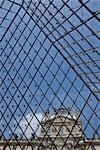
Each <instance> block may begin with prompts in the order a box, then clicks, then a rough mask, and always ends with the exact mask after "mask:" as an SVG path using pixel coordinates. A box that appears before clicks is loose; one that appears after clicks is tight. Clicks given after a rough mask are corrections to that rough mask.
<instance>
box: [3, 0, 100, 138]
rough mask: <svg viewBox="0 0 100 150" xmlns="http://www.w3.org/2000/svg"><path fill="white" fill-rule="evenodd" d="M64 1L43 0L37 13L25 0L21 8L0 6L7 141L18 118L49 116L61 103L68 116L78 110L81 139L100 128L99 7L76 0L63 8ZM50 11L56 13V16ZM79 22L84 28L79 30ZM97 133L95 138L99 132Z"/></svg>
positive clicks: (10, 5) (4, 122)
mask: <svg viewBox="0 0 100 150" xmlns="http://www.w3.org/2000/svg"><path fill="white" fill-rule="evenodd" d="M66 1H67V0H64V1H62V0H59V3H58V0H54V1H53V3H51V5H49V4H50V3H49V1H48V2H47V1H44V0H43V1H41V4H40V5H39V6H38V9H36V6H37V5H38V3H37V1H36V2H34V3H31V4H30V7H29V8H28V7H27V6H28V5H29V3H28V1H24V3H23V7H21V8H20V6H19V5H18V4H20V3H21V1H15V2H17V3H18V4H13V5H12V2H9V1H8V0H7V1H4V3H3V4H2V2H3V1H1V2H0V3H1V5H2V8H0V22H1V27H0V39H1V45H0V47H1V50H0V55H1V57H0V63H1V65H0V69H1V73H0V79H1V87H0V96H1V97H0V108H1V110H0V114H1V115H0V117H1V120H0V129H1V130H2V132H3V134H4V135H5V136H7V137H9V134H11V130H15V132H17V131H18V129H17V128H16V127H17V123H19V126H20V124H21V123H22V121H23V118H22V116H23V115H24V116H25V117H26V118H27V116H29V114H31V113H32V112H34V113H35V114H40V113H43V111H46V110H48V109H49V110H50V111H53V109H54V108H55V107H56V108H59V107H61V103H62V102H63V105H64V106H65V107H71V110H72V111H75V110H76V108H77V107H78V108H80V110H82V114H81V120H82V123H83V128H84V129H85V128H86V129H85V130H84V132H85V134H86V136H87V137H91V136H92V135H93V132H94V129H95V130H97V128H98V127H99V125H100V118H99V116H100V104H99V102H98V99H99V94H98V91H99V88H100V86H99V84H98V83H100V72H99V64H100V61H98V60H99V45H100V43H99V40H98V37H99V35H100V31H99V30H100V29H99V23H98V18H99V14H98V11H99V10H100V5H99V3H100V2H99V0H96V1H94V0H90V1H88V0H85V1H84V3H86V4H85V6H86V7H81V3H80V2H79V1H78V0H69V1H68V2H67V3H66V4H67V5H64V2H66ZM54 6H56V8H57V9H58V10H59V9H61V7H62V9H61V10H60V12H58V13H57V9H56V8H55V7H54ZM69 7H70V8H72V10H73V11H77V12H76V15H75V14H73V15H72V11H71V10H70V9H69ZM79 7H81V9H79ZM46 8H48V9H47V10H46ZM87 8H89V9H90V10H91V11H93V12H96V13H97V15H96V17H92V14H91V13H90V12H89V11H88V10H87ZM9 9H10V10H11V11H10V12H9V13H7V12H8V10H9ZM35 9H36V10H35ZM78 9H79V10H78ZM17 13H18V14H17ZM50 13H51V14H50ZM16 14H17V15H16ZM41 16H42V17H41ZM54 16H55V17H54ZM4 18H5V19H4ZM39 18H40V19H39ZM66 18H68V20H66ZM89 18H91V19H90V20H89V21H86V20H88V19H89ZM80 19H82V20H83V21H86V23H85V24H83V25H80V24H81V22H80ZM12 20H13V21H12ZM49 21H50V22H49ZM26 24H27V26H26ZM77 26H79V27H77ZM73 27H77V29H75V30H73ZM8 28H9V30H7V29H8ZM31 31H32V32H31ZM93 32H95V33H96V34H95V35H94V34H93ZM68 33H69V34H68ZM47 35H48V36H47ZM46 36H47V37H46ZM61 37H62V38H61ZM77 41H78V42H77ZM77 53H78V55H79V57H77ZM65 58H66V60H65ZM93 61H94V62H93ZM84 62H85V63H84ZM77 64H78V65H77ZM71 66H73V68H74V70H73V69H72V67H71ZM78 66H79V67H78ZM92 72H93V73H94V75H93V73H92ZM78 75H80V76H81V79H82V80H81V79H80V78H79V76H78ZM90 81H91V82H90ZM72 83H73V86H71V85H72ZM85 83H86V85H85ZM50 103H51V105H50ZM28 105H29V107H27V106H28ZM93 111H94V112H95V113H94V114H92V113H93ZM12 113H13V117H12ZM2 114H3V117H2ZM37 116H38V115H37ZM91 116H92V117H91ZM20 118H22V119H20ZM89 119H90V121H89V125H88V126H87V121H88V120H89ZM19 120H20V121H19ZM25 120H26V119H24V121H25ZM17 121H18V122H17ZM20 122H21V123H20ZM7 123H8V126H7ZM90 124H91V125H92V127H91V125H90ZM97 133H98V134H99V135H100V128H98V130H97Z"/></svg>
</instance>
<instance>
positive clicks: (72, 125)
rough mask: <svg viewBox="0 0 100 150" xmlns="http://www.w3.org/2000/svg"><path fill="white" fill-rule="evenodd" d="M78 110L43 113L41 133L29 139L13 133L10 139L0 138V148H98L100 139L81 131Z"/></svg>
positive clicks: (35, 149) (16, 149) (41, 149)
mask: <svg viewBox="0 0 100 150" xmlns="http://www.w3.org/2000/svg"><path fill="white" fill-rule="evenodd" d="M78 116H79V112H78V111H77V112H75V113H70V112H69V110H68V109H58V110H55V111H54V112H53V113H52V114H47V113H46V114H45V116H44V118H43V120H42V121H41V133H40V135H39V136H38V137H35V135H32V137H31V138H30V139H29V140H26V139H19V138H18V136H17V135H16V134H13V135H12V137H11V139H9V140H7V139H5V138H2V137H1V139H0V150H100V139H98V138H95V139H94V140H87V139H86V138H85V136H83V133H82V123H81V121H80V118H79V117H78Z"/></svg>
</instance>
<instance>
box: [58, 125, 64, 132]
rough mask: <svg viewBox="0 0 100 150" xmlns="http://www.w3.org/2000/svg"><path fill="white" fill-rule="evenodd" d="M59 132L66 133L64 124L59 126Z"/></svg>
mask: <svg viewBox="0 0 100 150" xmlns="http://www.w3.org/2000/svg"><path fill="white" fill-rule="evenodd" d="M59 133H60V134H63V133H64V127H63V126H60V127H59Z"/></svg>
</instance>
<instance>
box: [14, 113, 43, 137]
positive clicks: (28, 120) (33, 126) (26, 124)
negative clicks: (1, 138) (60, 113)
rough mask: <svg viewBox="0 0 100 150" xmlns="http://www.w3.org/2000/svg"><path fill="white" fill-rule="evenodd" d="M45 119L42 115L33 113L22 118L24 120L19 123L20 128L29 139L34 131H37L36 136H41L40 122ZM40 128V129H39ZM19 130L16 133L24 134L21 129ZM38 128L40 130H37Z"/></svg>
mask: <svg viewBox="0 0 100 150" xmlns="http://www.w3.org/2000/svg"><path fill="white" fill-rule="evenodd" d="M42 118H43V115H42V113H36V114H35V115H34V114H33V113H29V114H27V115H26V116H25V118H22V120H21V121H20V122H19V127H20V128H21V129H22V131H23V132H24V135H25V136H26V137H27V138H30V137H31V133H33V130H34V131H36V134H37V135H39V134H40V130H41V129H40V125H39V124H40V122H41V120H42ZM38 126H39V128H38ZM20 128H18V129H17V131H16V133H17V134H18V135H19V134H22V131H21V129H20ZM37 128H38V130H37Z"/></svg>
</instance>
